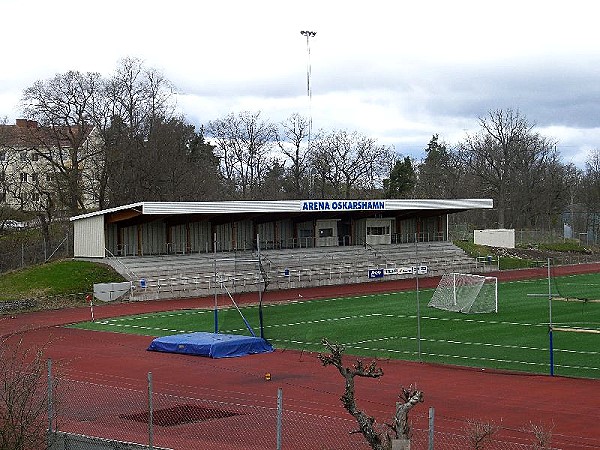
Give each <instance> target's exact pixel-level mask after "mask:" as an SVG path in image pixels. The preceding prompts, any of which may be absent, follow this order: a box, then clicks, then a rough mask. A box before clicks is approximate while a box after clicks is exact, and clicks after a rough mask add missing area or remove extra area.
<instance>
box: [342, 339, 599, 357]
mask: <svg viewBox="0 0 600 450" xmlns="http://www.w3.org/2000/svg"><path fill="white" fill-rule="evenodd" d="M416 339H417V338H416V337H411V336H387V337H380V338H374V339H365V340H362V341H356V342H349V343H347V344H346V345H350V346H354V345H361V344H366V343H369V342H382V341H393V340H411V341H414V340H416ZM421 341H422V342H430V343H444V344H454V345H465V346H466V345H474V346H482V347H493V348H509V349H515V350H516V349H518V350H533V351H545V352H547V351H548V348H545V347H528V346H520V345H503V344H490V343H487V342H467V341H453V340H445V339H421ZM390 351H392V350H390ZM554 351H555V352H558V353H571V354H577V355H600V352H595V351H579V350H565V349H554Z"/></svg>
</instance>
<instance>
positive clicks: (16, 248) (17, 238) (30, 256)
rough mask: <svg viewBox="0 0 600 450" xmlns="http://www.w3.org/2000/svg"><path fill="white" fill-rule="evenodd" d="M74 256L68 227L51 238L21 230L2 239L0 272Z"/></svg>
mask: <svg viewBox="0 0 600 450" xmlns="http://www.w3.org/2000/svg"><path fill="white" fill-rule="evenodd" d="M72 256H73V236H72V233H71V232H70V231H69V230H68V228H66V227H61V229H60V230H58V231H56V232H55V233H53V234H52V235H51V236H50V238H49V239H46V238H44V237H42V236H41V235H40V234H39V232H35V233H28V232H26V231H20V232H18V233H12V234H11V235H6V236H4V238H3V239H0V273H4V272H8V271H9V270H14V269H21V268H24V267H28V266H33V265H36V264H43V263H45V262H48V261H50V260H54V259H61V258H68V257H72Z"/></svg>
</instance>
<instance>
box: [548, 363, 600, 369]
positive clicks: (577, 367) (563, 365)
mask: <svg viewBox="0 0 600 450" xmlns="http://www.w3.org/2000/svg"><path fill="white" fill-rule="evenodd" d="M554 367H555V368H556V367H563V368H565V369H586V370H600V367H588V366H569V365H566V364H554Z"/></svg>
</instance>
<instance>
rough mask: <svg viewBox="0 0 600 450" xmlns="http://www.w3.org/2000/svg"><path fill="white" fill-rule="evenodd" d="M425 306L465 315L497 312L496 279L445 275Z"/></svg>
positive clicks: (478, 276) (471, 275)
mask: <svg viewBox="0 0 600 450" xmlns="http://www.w3.org/2000/svg"><path fill="white" fill-rule="evenodd" d="M427 306H431V307H433V308H438V309H443V310H446V311H455V312H462V313H466V314H471V313H489V312H498V279H497V278H496V277H486V276H482V275H473V274H464V273H449V274H445V275H443V276H442V279H441V280H440V282H439V283H438V286H437V288H436V290H435V292H434V293H433V296H432V297H431V300H430V302H429V303H428V305H427Z"/></svg>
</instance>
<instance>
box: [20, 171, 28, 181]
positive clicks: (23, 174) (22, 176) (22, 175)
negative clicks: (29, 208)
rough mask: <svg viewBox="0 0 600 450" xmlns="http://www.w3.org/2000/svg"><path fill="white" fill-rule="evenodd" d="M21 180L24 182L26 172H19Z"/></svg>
mask: <svg viewBox="0 0 600 450" xmlns="http://www.w3.org/2000/svg"><path fill="white" fill-rule="evenodd" d="M21 181H22V182H24V183H26V182H27V172H21Z"/></svg>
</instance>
